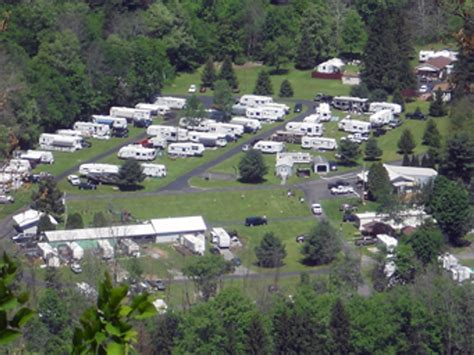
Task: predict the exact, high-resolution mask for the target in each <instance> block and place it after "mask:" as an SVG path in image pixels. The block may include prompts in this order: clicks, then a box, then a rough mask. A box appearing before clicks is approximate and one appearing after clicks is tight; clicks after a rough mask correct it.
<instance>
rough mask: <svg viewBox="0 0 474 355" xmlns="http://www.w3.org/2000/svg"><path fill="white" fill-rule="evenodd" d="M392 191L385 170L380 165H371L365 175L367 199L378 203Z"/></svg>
mask: <svg viewBox="0 0 474 355" xmlns="http://www.w3.org/2000/svg"><path fill="white" fill-rule="evenodd" d="M392 190H393V187H392V183H391V182H390V178H389V176H388V172H387V169H385V167H384V166H383V165H382V163H374V164H372V166H371V167H370V168H369V173H368V174H367V191H368V193H369V198H370V199H371V200H373V201H378V200H380V199H381V198H383V197H384V196H385V195H390V194H391V193H392Z"/></svg>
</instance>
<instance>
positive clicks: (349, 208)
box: [339, 203, 356, 212]
mask: <svg viewBox="0 0 474 355" xmlns="http://www.w3.org/2000/svg"><path fill="white" fill-rule="evenodd" d="M355 210H356V208H355V207H354V206H352V205H350V204H348V203H343V204H341V206H339V211H341V212H347V211H349V212H352V211H355Z"/></svg>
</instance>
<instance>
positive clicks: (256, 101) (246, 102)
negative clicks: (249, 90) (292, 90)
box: [239, 95, 273, 107]
mask: <svg viewBox="0 0 474 355" xmlns="http://www.w3.org/2000/svg"><path fill="white" fill-rule="evenodd" d="M272 102H273V99H272V98H271V97H270V96H260V95H243V96H242V97H241V98H240V100H239V103H240V104H241V105H242V106H246V107H259V106H264V105H266V104H270V103H272Z"/></svg>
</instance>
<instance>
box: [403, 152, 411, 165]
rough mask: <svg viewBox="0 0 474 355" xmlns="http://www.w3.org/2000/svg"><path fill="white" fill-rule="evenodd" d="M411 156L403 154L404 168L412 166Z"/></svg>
mask: <svg viewBox="0 0 474 355" xmlns="http://www.w3.org/2000/svg"><path fill="white" fill-rule="evenodd" d="M410 164H411V161H410V156H409V155H408V154H407V153H403V160H402V166H410Z"/></svg>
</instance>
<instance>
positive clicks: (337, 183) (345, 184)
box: [328, 180, 350, 190]
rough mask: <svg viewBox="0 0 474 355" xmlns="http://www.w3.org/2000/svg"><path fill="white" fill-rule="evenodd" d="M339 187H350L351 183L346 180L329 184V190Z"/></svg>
mask: <svg viewBox="0 0 474 355" xmlns="http://www.w3.org/2000/svg"><path fill="white" fill-rule="evenodd" d="M338 186H350V183H349V182H347V181H344V180H336V181H334V182H330V183H329V184H328V190H331V189H332V188H334V187H338Z"/></svg>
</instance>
